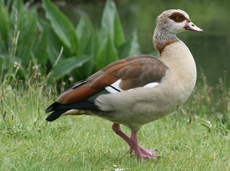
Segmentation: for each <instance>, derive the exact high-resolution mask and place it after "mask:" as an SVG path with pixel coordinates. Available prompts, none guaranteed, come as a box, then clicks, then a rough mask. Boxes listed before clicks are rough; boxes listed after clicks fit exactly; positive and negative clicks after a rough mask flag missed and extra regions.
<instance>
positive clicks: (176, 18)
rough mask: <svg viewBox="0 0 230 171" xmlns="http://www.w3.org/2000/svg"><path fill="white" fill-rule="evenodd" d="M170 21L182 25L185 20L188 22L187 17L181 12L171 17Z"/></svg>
mask: <svg viewBox="0 0 230 171" xmlns="http://www.w3.org/2000/svg"><path fill="white" fill-rule="evenodd" d="M169 18H170V19H172V20H173V21H175V22H177V23H180V22H183V21H184V20H186V18H185V16H184V15H183V14H181V13H179V12H174V13H172V14H171V15H170V16H169Z"/></svg>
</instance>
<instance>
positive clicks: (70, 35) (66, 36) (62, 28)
mask: <svg viewBox="0 0 230 171" xmlns="http://www.w3.org/2000/svg"><path fill="white" fill-rule="evenodd" d="M42 2H43V7H44V9H45V12H46V17H47V18H48V19H49V20H50V23H51V25H52V28H53V29H54V31H55V33H56V34H57V36H58V37H59V38H60V40H61V41H62V42H63V44H65V46H66V47H67V48H69V49H70V50H72V49H74V50H75V51H76V49H77V35H76V32H75V29H74V26H73V25H72V24H71V22H70V21H69V19H68V18H67V17H66V16H65V15H64V14H63V13H62V12H61V11H60V10H59V9H58V8H57V7H56V6H55V5H54V4H53V3H52V2H51V1H50V0H43V1H42Z"/></svg>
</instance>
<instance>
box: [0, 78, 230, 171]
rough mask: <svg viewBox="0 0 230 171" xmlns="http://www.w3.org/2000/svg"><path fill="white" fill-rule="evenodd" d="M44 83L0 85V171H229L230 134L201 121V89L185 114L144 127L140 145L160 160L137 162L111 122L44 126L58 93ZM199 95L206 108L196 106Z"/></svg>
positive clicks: (79, 119)
mask: <svg viewBox="0 0 230 171" xmlns="http://www.w3.org/2000/svg"><path fill="white" fill-rule="evenodd" d="M31 78H32V77H31ZM44 82H45V78H40V81H39V82H38V81H36V79H30V80H27V81H26V82H25V83H26V84H25V83H22V82H20V81H17V80H15V81H12V82H11V83H9V82H7V83H6V82H3V84H2V85H1V89H2V90H1V94H0V98H1V107H0V112H1V115H0V170H17V171H18V170H23V171H24V170H96V171H97V170H115V169H117V170H118V168H119V169H124V170H132V171H133V170H230V153H229V151H230V145H229V144H230V136H229V133H228V129H225V127H224V124H222V125H221V124H220V123H219V121H218V120H216V118H215V117H208V116H202V117H201V116H200V115H201V114H200V113H198V111H200V109H202V110H201V111H204V109H203V108H207V107H208V105H206V106H202V105H204V101H205V98H208V96H207V97H203V95H200V90H199V91H198V90H196V92H195V93H194V94H193V95H192V97H191V99H190V100H189V102H188V103H186V105H184V106H183V110H184V111H185V112H184V114H183V113H182V112H181V110H180V109H178V110H177V111H175V112H174V113H173V114H170V115H168V116H166V117H164V118H162V119H160V120H158V121H155V122H152V123H150V124H147V125H144V126H143V127H142V129H141V130H140V131H139V142H140V144H141V145H142V146H143V147H145V148H149V149H157V150H158V151H159V152H158V155H160V156H162V157H161V158H160V159H148V160H143V161H142V162H138V161H137V160H136V159H135V157H134V155H130V154H129V153H128V150H129V147H128V145H127V144H126V143H125V142H124V141H123V140H122V139H121V138H120V137H118V136H117V135H115V133H114V132H113V131H112V129H111V125H112V123H111V122H109V121H106V120H103V119H100V118H97V117H90V116H65V117H62V118H60V119H58V120H57V121H55V122H52V123H48V122H46V121H45V118H46V116H47V114H45V113H44V110H45V108H46V107H47V106H48V105H49V104H51V103H52V102H53V100H54V99H55V98H56V95H57V94H56V93H55V92H56V91H55V90H52V89H50V90H49V89H48V88H47V89H46V92H45V91H44V86H43V84H44ZM25 85H27V86H26V87H25ZM48 90H49V91H48ZM201 96H202V98H203V101H202V103H201V102H196V100H195V99H197V98H201ZM207 101H208V100H207ZM195 108H196V110H195ZM191 110H193V114H191V113H192V112H191ZM189 111H190V112H189ZM206 111H208V109H207V110H206ZM209 120H210V121H211V123H209V122H208V121H209ZM122 129H123V130H124V132H126V133H127V134H129V133H130V131H129V130H128V129H127V128H126V127H124V126H122Z"/></svg>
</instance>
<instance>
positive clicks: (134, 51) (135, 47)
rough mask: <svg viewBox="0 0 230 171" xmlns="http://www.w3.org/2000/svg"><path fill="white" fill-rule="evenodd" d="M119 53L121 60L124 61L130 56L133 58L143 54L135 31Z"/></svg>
mask: <svg viewBox="0 0 230 171" xmlns="http://www.w3.org/2000/svg"><path fill="white" fill-rule="evenodd" d="M118 52H119V58H120V59H123V58H125V57H128V56H132V55H140V54H141V50H140V46H139V42H138V36H137V32H136V31H134V32H133V34H132V36H131V37H130V38H129V39H128V40H127V41H126V42H125V43H124V44H123V45H122V46H121V47H120V48H119V50H118Z"/></svg>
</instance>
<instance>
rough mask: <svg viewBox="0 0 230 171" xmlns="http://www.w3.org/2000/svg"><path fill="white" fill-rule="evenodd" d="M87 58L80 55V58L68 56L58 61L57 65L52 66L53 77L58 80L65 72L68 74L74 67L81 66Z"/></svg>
mask: <svg viewBox="0 0 230 171" xmlns="http://www.w3.org/2000/svg"><path fill="white" fill-rule="evenodd" d="M88 60H89V58H86V57H82V58H76V57H72V58H68V59H65V60H63V61H61V62H59V64H58V65H56V66H55V67H54V68H53V73H54V74H53V77H55V78H56V79H57V80H59V79H60V78H61V77H62V76H65V75H67V74H70V72H71V71H73V70H74V69H76V68H78V67H81V66H82V65H83V64H84V63H85V62H87V61H88Z"/></svg>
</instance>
